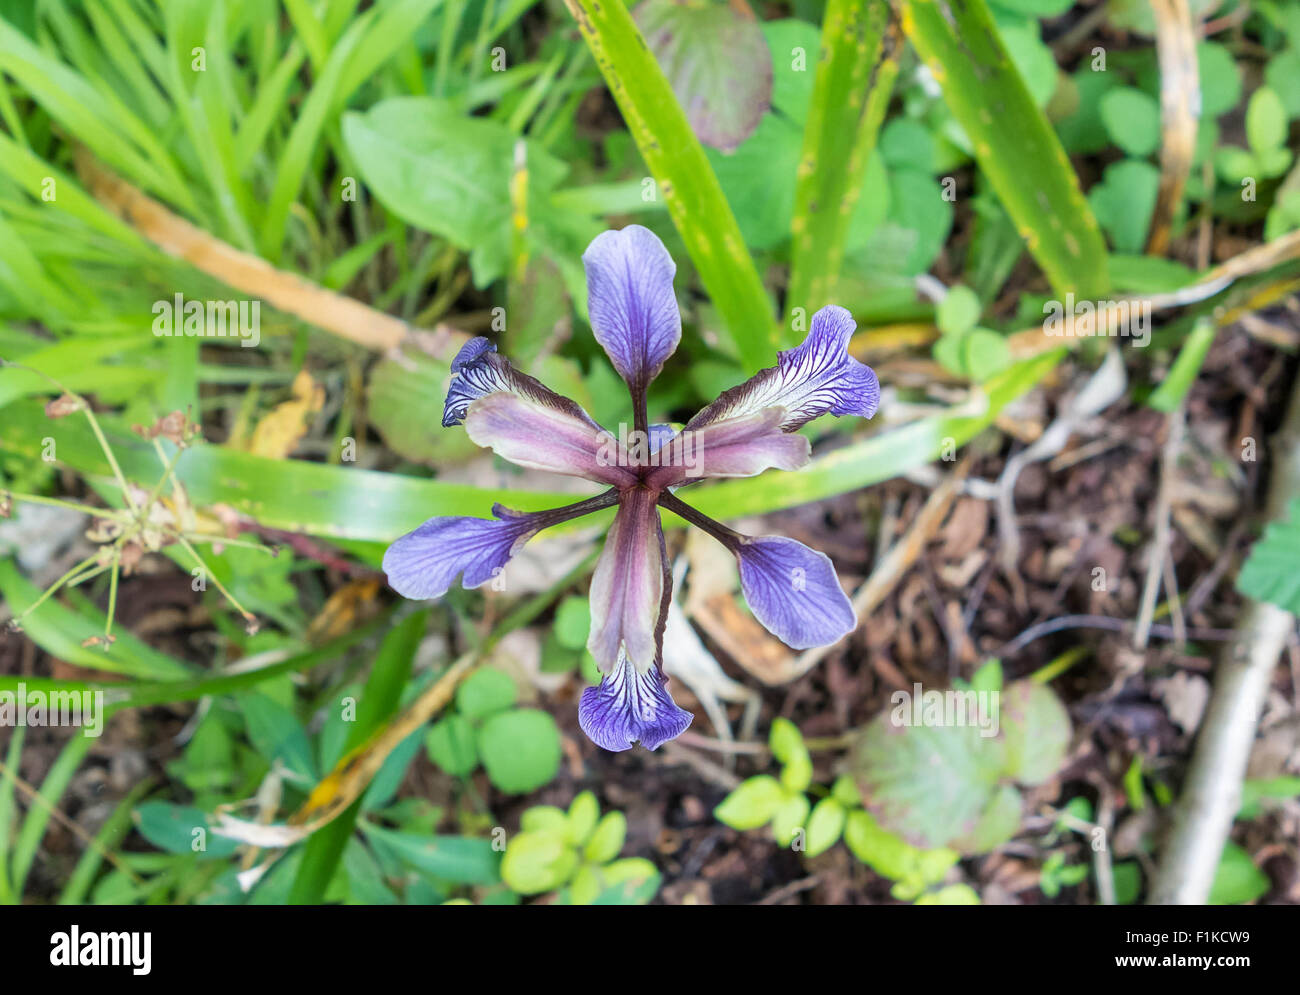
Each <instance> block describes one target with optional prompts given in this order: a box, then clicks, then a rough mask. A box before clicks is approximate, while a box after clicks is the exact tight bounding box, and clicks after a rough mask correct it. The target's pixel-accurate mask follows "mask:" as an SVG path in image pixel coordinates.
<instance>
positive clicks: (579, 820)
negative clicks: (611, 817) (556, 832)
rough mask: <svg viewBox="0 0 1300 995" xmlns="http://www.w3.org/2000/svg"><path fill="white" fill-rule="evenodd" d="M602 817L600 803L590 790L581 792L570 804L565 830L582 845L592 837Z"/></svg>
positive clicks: (577, 843) (576, 843) (577, 844)
mask: <svg viewBox="0 0 1300 995" xmlns="http://www.w3.org/2000/svg"><path fill="white" fill-rule="evenodd" d="M598 818H600V803H599V802H597V801H596V796H595V795H594V794H593V793H592V792H590V791H582V792H579V794H578V795H577V797H575V798H574V799H573V802H572V803H571V804H570V805H569V811H568V815H567V817H566V820H565V821H566V826H565V831H566V832H568V834H569V839H571V840H573V842H574V844H575V845H576V846H582V845H583V844H584V843H586V842H587V840H588V839H590V838H591V834H592V832H593V831H594V830H595V828H596V820H597V819H598Z"/></svg>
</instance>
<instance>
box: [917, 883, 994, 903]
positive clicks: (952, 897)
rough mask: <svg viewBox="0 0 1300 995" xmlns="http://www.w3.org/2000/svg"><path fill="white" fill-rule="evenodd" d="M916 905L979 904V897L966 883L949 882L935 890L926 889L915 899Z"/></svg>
mask: <svg viewBox="0 0 1300 995" xmlns="http://www.w3.org/2000/svg"><path fill="white" fill-rule="evenodd" d="M916 904H917V905H979V904H981V903H980V897H979V895H978V894H977V893H976V891H975V889H974V888H972V887H971V886H970V885H968V884H950V885H948V886H947V887H946V888H940V889H938V890H937V891H927V892H926V893H925V894H924V895H922V896H921V897H920V898H918V899H917V900H916Z"/></svg>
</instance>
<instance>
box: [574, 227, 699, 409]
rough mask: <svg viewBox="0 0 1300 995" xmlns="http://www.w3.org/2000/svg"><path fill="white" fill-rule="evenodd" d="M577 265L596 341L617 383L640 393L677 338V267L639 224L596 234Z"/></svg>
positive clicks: (679, 323)
mask: <svg viewBox="0 0 1300 995" xmlns="http://www.w3.org/2000/svg"><path fill="white" fill-rule="evenodd" d="M582 263H583V266H585V267H586V270H587V313H588V316H589V318H590V319H591V328H592V331H593V332H595V334H596V341H597V342H599V343H600V344H601V346H603V347H604V349H605V352H606V353H607V354H608V355H609V361H610V362H611V363H613V364H614V369H616V370H618V372H619V374H620V375H621V376H622V377H623V379H624V380H626V381H627V382H628V384H629V385H630V386H631V387H632V388H633V389H634V390H635V389H641V390H644V389H645V387H646V386H647V385H648V384H649V383H650V381H651V380H653V379H654V378H655V377H656V376H657V375H658V374H659V371H660V369H662V368H663V365H664V361H665V360H666V359H667V358H668V357H669V356H671V355H672V354H673V351H674V350H675V349H676V348H677V343H678V342H679V341H680V340H681V337H682V317H681V314H680V312H679V311H678V310H677V298H676V297H675V296H674V295H673V276H674V274H675V273H676V272H677V264H676V263H674V262H673V258H672V256H670V255H669V254H668V250H667V249H666V248H664V244H663V242H661V241H659V237H658V236H657V235H655V234H654V232H652V231H650V230H649V229H648V228H642V227H641V226H640V225H628V226H627V227H626V228H623V229H622V230H620V231H606V232H601V233H600V234H599V235H597V236H596V237H595V238H594V239H592V242H591V245H589V246H587V251H586V252H584V253H583V254H582Z"/></svg>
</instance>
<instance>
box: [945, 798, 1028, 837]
mask: <svg viewBox="0 0 1300 995" xmlns="http://www.w3.org/2000/svg"><path fill="white" fill-rule="evenodd" d="M1022 805H1023V801H1022V799H1021V797H1020V792H1019V791H1017V790H1016V789H1015V788H1013V787H1012V786H1011V785H1009V784H1002V785H999V786H998V788H997V790H996V791H994V793H993V797H992V798H991V799H989V803H988V804H987V805H986V806H985V807H984V811H983V812H981V813H980V816H979V820H978V821H977V822H976V823H975V827H974V828H973V829H972V830H971V831H970V832H968V833H965V834H963V835H962V836H960V837H958V838H957V839H955V840H953V841H952V847H953V849H955V850H960V851H961V852H962V853H988V852H989V851H991V850H993V849H996V848H997V847H999V846H1001V845H1002V844H1003V843H1005V842H1007V840H1009V839H1011V837H1013V836H1015V835H1016V830H1018V829H1019V828H1020V810H1021V807H1022Z"/></svg>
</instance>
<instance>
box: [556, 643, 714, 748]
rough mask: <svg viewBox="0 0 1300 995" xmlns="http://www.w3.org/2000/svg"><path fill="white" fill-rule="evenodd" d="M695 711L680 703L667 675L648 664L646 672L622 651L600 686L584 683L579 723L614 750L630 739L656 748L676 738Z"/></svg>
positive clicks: (627, 744) (596, 740) (591, 736)
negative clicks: (677, 701)
mask: <svg viewBox="0 0 1300 995" xmlns="http://www.w3.org/2000/svg"><path fill="white" fill-rule="evenodd" d="M692 718H694V716H692V715H691V713H690V712H687V711H685V710H684V709H681V708H678V707H677V703H676V702H674V701H673V699H672V696H671V695H670V694H669V693H668V678H667V677H665V676H664V673H663V671H662V670H661V669H660V668H659V667H657V666H652V667H651V668H650V669H649V670H648V671H646V672H645V673H638V672H637V669H636V668H635V667H634V666H632V664H631V663H630V662H629V661H628V658H627V656H626V655H623V654H620V655H619V658H618V662H617V663H616V664H615V665H614V669H613V670H611V671H610V672H609V673H608V674H606V675H605V676H604V677H603V678H602V679H601V682H600V684H599V685H597V686H596V687H589V688H586V689H585V690H584V691H583V692H582V700H581V701H580V702H579V704H578V725H580V726H582V731H583V732H585V733H586V734H587V737H588V738H589V739H590V740H591V741H592V742H593V743H595V744H596V745H597V746H599V747H602V748H603V749H606V750H613V751H615V752H618V751H620V750H626V749H628V748H629V747H631V746H632V744H633V743H638V742H639V743H640V744H641V745H642V746H644V747H645V748H646V749H647V750H655V749H658V748H659V747H660V746H662V745H663V744H664V743H666V742H668V741H669V740H670V739H676V738H677V737H678V736H680V735H681V734H682V733H683V732H685V731H686V727H687V726H689V725H690V724H691V719H692Z"/></svg>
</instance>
